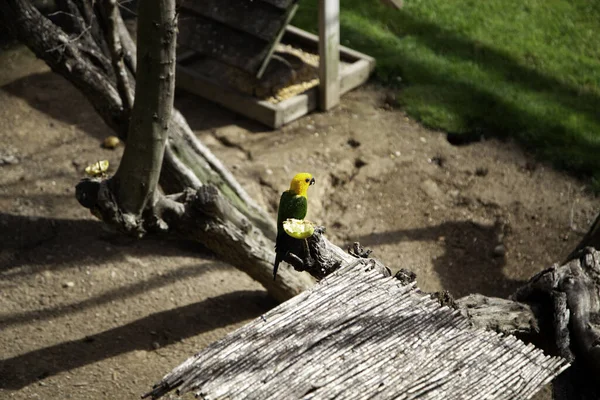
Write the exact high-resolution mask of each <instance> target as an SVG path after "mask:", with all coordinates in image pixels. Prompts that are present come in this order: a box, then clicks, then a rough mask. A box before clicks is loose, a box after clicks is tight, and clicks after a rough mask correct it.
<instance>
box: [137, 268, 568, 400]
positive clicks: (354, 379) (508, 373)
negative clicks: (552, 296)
mask: <svg viewBox="0 0 600 400" xmlns="http://www.w3.org/2000/svg"><path fill="white" fill-rule="evenodd" d="M371 261H372V260H364V259H362V260H359V261H356V262H354V263H351V265H348V266H346V267H343V268H341V269H340V270H338V271H337V272H335V273H333V274H331V275H329V276H327V277H326V278H325V279H324V280H323V281H322V282H321V283H320V284H319V285H317V286H316V287H314V288H313V289H310V290H309V291H307V292H304V293H302V294H300V295H299V296H297V297H295V298H293V299H291V300H289V301H288V302H286V303H284V304H282V305H280V306H279V307H277V308H275V309H273V310H271V311H270V312H268V313H267V314H265V315H263V316H262V317H260V318H257V319H256V320H254V321H252V322H251V323H249V324H247V325H246V326H244V327H242V328H240V329H238V330H237V331H235V332H233V333H232V334H230V335H228V336H227V337H225V338H223V339H222V340H220V341H218V342H216V343H214V344H212V345H210V346H208V347H207V348H205V349H204V350H202V351H201V352H199V353H198V354H196V355H195V356H193V357H191V358H189V359H188V360H187V361H185V362H184V363H183V364H181V365H180V366H178V367H176V368H175V369H174V370H173V371H172V372H171V373H169V374H168V375H166V376H165V377H164V378H163V380H162V381H161V382H160V383H159V384H157V385H156V386H155V389H154V390H153V391H152V392H150V393H148V394H147V395H146V396H147V397H148V396H152V397H153V398H159V397H161V396H162V395H164V394H166V393H168V392H169V391H170V390H173V389H175V388H178V391H179V392H181V393H185V392H189V391H191V392H195V393H196V395H199V396H201V397H202V398H204V399H225V398H227V399H244V398H252V399H275V398H277V399H300V398H302V399H333V398H347V399H367V398H368V399H390V398H399V399H416V398H419V399H426V400H442V399H443V400H453V399H457V400H458V399H483V398H485V399H488V400H509V399H510V400H513V399H528V398H530V397H531V396H532V395H533V394H534V393H535V392H536V391H537V390H539V388H541V387H542V386H543V385H544V384H546V383H547V382H549V381H550V380H551V379H552V378H553V377H554V376H556V375H557V374H559V373H560V372H561V371H563V370H564V369H565V368H566V367H567V366H568V365H567V363H566V361H565V360H564V359H561V358H556V357H548V356H545V355H544V354H543V352H542V351H541V350H538V349H536V348H535V347H534V346H532V345H525V344H524V343H523V342H521V341H519V340H517V339H516V338H514V337H512V336H503V335H500V334H497V333H494V332H490V331H485V330H481V329H474V328H472V327H471V326H470V323H469V320H468V319H467V318H466V317H464V316H463V315H461V314H460V312H459V311H455V310H452V309H449V308H447V307H441V306H440V305H439V303H438V302H437V301H435V300H433V299H432V298H431V297H430V296H428V295H425V294H423V293H422V292H420V291H418V290H417V289H416V287H415V286H414V284H408V285H403V284H401V283H400V282H399V281H398V280H396V279H394V278H390V277H385V276H384V275H383V274H382V273H381V272H379V271H378V270H374V269H372V266H371Z"/></svg>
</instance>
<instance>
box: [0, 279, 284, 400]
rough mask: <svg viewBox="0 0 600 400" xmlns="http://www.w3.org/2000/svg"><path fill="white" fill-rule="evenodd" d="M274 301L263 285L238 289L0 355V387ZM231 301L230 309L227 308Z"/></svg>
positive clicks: (224, 320) (256, 310)
mask: <svg viewBox="0 0 600 400" xmlns="http://www.w3.org/2000/svg"><path fill="white" fill-rule="evenodd" d="M273 306H274V304H273V303H272V301H271V300H269V299H268V297H267V295H266V293H265V292H264V291H238V292H233V293H227V294H224V295H221V296H217V297H214V298H210V299H207V300H204V301H201V302H199V303H195V304H190V305H187V306H183V307H178V308H175V309H172V310H167V311H163V312H159V313H155V314H151V315H149V316H147V317H145V318H141V319H138V320H136V321H133V322H131V323H128V324H126V325H122V326H117V327H115V328H113V329H109V330H107V331H104V332H101V333H98V334H96V335H92V336H88V337H85V338H83V339H80V340H74V341H68V342H63V343H60V344H57V345H55V346H51V347H46V348H42V349H39V350H34V351H31V352H29V353H25V354H23V355H20V356H16V357H13V358H9V359H5V360H2V361H0V377H2V379H0V389H10V390H17V389H20V388H23V387H25V386H27V385H29V384H31V383H33V382H35V381H37V380H40V379H43V378H45V377H48V376H52V375H56V374H58V373H60V372H63V371H69V370H73V369H75V368H79V367H82V366H84V365H87V364H92V363H95V362H97V361H100V360H104V359H107V358H110V357H115V356H118V355H120V354H123V353H126V352H131V351H134V350H146V351H152V349H153V348H156V347H158V346H160V347H164V346H168V345H170V344H174V343H176V342H178V341H181V340H183V339H186V338H189V337H192V336H195V335H198V334H200V333H203V332H208V331H211V330H213V329H216V328H220V327H224V326H227V325H230V324H233V323H236V322H240V321H244V320H246V319H249V318H254V317H257V316H259V315H260V314H262V313H264V312H265V311H266V310H267V309H269V308H270V307H273ZM232 307H235V309H236V313H232V312H231V308H232Z"/></svg>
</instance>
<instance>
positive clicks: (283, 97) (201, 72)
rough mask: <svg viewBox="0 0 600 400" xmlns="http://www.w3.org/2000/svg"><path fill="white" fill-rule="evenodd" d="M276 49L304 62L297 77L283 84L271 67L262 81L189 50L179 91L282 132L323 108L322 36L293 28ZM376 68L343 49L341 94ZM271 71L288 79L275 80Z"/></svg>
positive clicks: (182, 58) (182, 62)
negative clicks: (319, 45)
mask: <svg viewBox="0 0 600 400" xmlns="http://www.w3.org/2000/svg"><path fill="white" fill-rule="evenodd" d="M276 50H277V51H276V53H275V54H276V55H277V54H291V55H292V56H294V57H297V58H299V59H301V61H302V62H303V65H301V66H299V67H297V66H296V65H292V67H296V68H294V69H295V73H294V75H295V77H294V78H295V79H290V80H289V81H287V82H281V79H279V78H284V79H285V78H286V77H287V76H285V73H282V72H280V70H275V69H274V70H273V71H271V70H270V69H269V68H267V69H266V71H265V75H264V76H263V78H262V79H257V78H255V77H253V76H252V75H250V74H247V73H245V72H244V71H242V70H239V69H237V68H235V67H231V66H228V65H227V64H225V63H222V62H219V61H217V60H214V59H212V58H206V57H203V56H202V55H200V54H198V53H196V52H193V51H186V52H184V53H181V54H180V55H179V56H178V65H177V87H178V88H181V89H184V90H186V91H188V92H191V93H194V94H196V95H198V96H201V97H203V98H206V99H208V100H211V101H213V102H215V103H217V104H220V105H222V106H223V107H226V108H229V109H231V110H233V111H235V112H237V113H239V114H242V115H244V116H246V117H248V118H251V119H254V120H257V121H259V122H262V123H263V124H265V125H267V126H270V127H272V128H279V127H281V126H282V125H284V124H287V123H289V122H291V121H294V120H296V119H298V118H300V117H302V116H304V115H306V114H307V113H309V112H311V111H313V110H314V109H316V108H317V106H318V100H319V74H318V68H319V64H318V63H319V56H318V37H317V36H316V35H313V34H310V33H308V32H305V31H303V30H301V29H298V28H295V27H293V26H288V27H287V28H286V32H285V34H284V35H283V38H282V40H281V44H280V45H279V46H277V48H276ZM290 64H292V63H290ZM374 67H375V60H374V59H373V58H372V57H369V56H367V55H365V54H362V53H359V52H357V51H354V50H352V49H349V48H347V47H343V46H341V47H340V64H339V86H340V87H339V92H340V94H344V93H346V92H348V91H350V90H352V89H354V88H356V87H357V86H359V85H361V84H363V83H364V82H365V81H366V80H367V79H368V78H369V75H370V74H371V72H372V71H373V68H374ZM269 73H272V74H273V75H278V74H279V75H284V76H283V77H280V76H269ZM262 82H267V84H266V85H263V84H262Z"/></svg>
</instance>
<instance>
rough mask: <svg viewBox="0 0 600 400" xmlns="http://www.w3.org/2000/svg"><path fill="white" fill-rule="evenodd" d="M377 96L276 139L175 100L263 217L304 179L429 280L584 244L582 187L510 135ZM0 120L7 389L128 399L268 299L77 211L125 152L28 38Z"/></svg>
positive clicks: (455, 280) (533, 264)
mask: <svg viewBox="0 0 600 400" xmlns="http://www.w3.org/2000/svg"><path fill="white" fill-rule="evenodd" d="M386 98H387V96H386V92H385V90H383V89H380V88H377V87H374V86H367V87H365V88H362V89H360V90H357V91H355V92H353V93H350V94H348V95H347V96H345V97H344V99H343V102H342V105H341V106H340V107H339V108H337V109H336V110H334V111H332V112H330V113H327V114H313V115H310V116H308V117H305V118H302V119H301V120H299V121H297V122H295V123H292V124H290V125H289V126H287V127H285V128H284V129H282V130H280V131H269V130H267V129H265V128H264V127H262V126H260V125H258V124H256V123H252V122H250V121H248V120H246V119H244V118H242V117H239V116H236V115H234V114H232V113H230V112H228V111H226V110H223V109H221V108H219V107H217V106H215V105H212V104H210V103H207V102H205V101H202V100H200V99H198V98H196V97H194V96H191V95H187V94H184V93H182V94H180V95H179V96H178V99H177V106H178V107H179V108H180V109H181V110H182V111H183V112H184V115H186V117H187V118H188V120H189V122H190V125H191V126H192V128H193V129H194V130H195V131H196V132H197V134H198V136H199V137H200V138H201V139H202V140H203V141H204V142H205V143H206V144H207V145H209V146H210V147H211V149H212V150H213V151H214V152H215V153H216V154H217V155H218V156H219V157H220V158H221V159H222V160H223V161H224V162H225V163H226V164H227V165H228V166H229V167H230V168H231V169H232V171H233V172H234V174H235V175H236V177H237V178H238V179H239V180H240V182H241V183H242V184H243V185H244V186H245V187H246V188H247V190H248V191H249V192H250V193H251V194H252V195H253V196H255V197H256V198H257V199H258V201H259V202H260V203H261V204H262V205H264V207H265V208H267V209H268V210H269V211H270V212H272V213H273V214H274V213H275V209H276V203H277V201H278V198H279V193H280V192H281V191H283V190H285V189H287V186H288V184H289V180H290V179H291V177H292V176H293V174H294V173H296V172H300V171H310V172H312V173H313V174H314V175H315V177H316V180H317V185H316V186H315V187H314V188H312V189H311V193H310V199H309V214H308V218H309V219H311V220H313V221H315V222H318V223H320V224H323V225H325V226H327V227H328V232H329V234H330V236H331V238H332V239H333V240H334V242H336V243H338V244H340V245H347V244H350V243H351V242H353V241H360V242H361V243H362V244H363V245H365V246H366V247H368V248H371V249H373V250H374V255H375V256H376V257H379V258H380V259H382V260H383V261H384V262H385V263H387V264H388V265H389V266H390V267H392V268H393V269H398V268H402V267H403V268H409V269H411V270H413V271H415V272H416V273H417V276H418V283H419V286H420V287H421V288H422V289H424V290H428V291H433V290H440V289H448V290H450V291H451V292H452V293H453V294H454V295H455V296H457V297H459V296H463V295H466V294H468V293H472V292H480V293H484V294H487V295H496V296H506V295H508V294H510V293H511V292H512V291H513V290H514V289H515V288H516V287H517V286H519V285H520V284H521V283H522V282H523V281H524V280H525V279H527V278H528V277H529V276H531V275H532V274H534V273H536V272H537V271H539V270H540V269H542V268H544V267H546V266H548V265H550V264H552V263H553V262H557V261H560V260H561V259H562V258H563V257H564V256H565V255H566V254H567V253H568V251H569V250H570V249H571V248H572V247H573V246H574V245H575V244H576V243H577V241H578V240H579V239H580V237H581V234H580V233H579V232H580V231H583V230H585V229H586V228H587V226H588V224H589V223H590V222H591V220H592V218H593V217H594V215H595V212H596V211H597V210H598V206H599V205H600V203H599V201H598V200H597V199H594V198H592V197H591V196H589V195H587V194H586V192H585V188H584V186H583V184H582V183H581V182H579V181H577V180H576V179H574V178H572V177H569V176H567V175H565V174H563V173H559V172H556V171H554V170H552V169H551V168H549V167H548V166H546V165H543V164H539V163H537V162H536V161H535V160H534V158H533V157H532V156H530V155H526V154H524V153H523V152H522V151H521V150H520V149H519V148H518V146H516V145H514V144H512V143H501V142H498V141H495V140H491V141H485V142H479V143H474V144H471V145H469V146H463V147H455V146H452V145H451V144H449V143H448V141H447V140H446V137H445V135H444V134H442V133H439V132H432V131H428V130H426V129H423V128H422V127H420V126H419V125H418V124H417V123H415V122H413V121H411V120H409V119H408V118H407V117H406V116H405V115H404V114H403V113H402V111H399V110H394V109H392V108H390V107H389V106H388V105H387V104H386V101H385V100H386ZM0 127H1V129H0V143H2V144H1V145H0V160H5V161H8V163H5V164H4V165H2V162H0V358H1V360H0V398H7V399H8V398H10V399H36V398H60V399H66V398H70V399H121V398H123V399H135V398H138V396H139V395H140V394H141V393H143V392H145V391H147V390H148V389H149V388H150V387H151V385H152V383H154V382H155V381H157V380H158V379H159V378H160V377H161V376H162V375H163V374H165V373H166V372H168V371H169V370H170V369H171V368H172V367H174V366H176V365H177V364H179V363H180V362H182V361H183V360H184V359H185V358H187V357H188V356H190V355H192V354H193V353H194V352H195V351H197V350H199V349H201V348H202V347H203V346H205V345H207V344H208V343H210V342H212V341H214V340H216V339H218V338H220V337H222V336H223V335H224V334H226V333H227V332H229V331H231V330H233V329H235V328H237V327H239V326H241V325H242V324H243V323H244V322H245V321H248V320H249V319H251V318H254V317H257V316H259V315H260V314H261V313H263V312H265V311H266V310H268V309H269V308H270V307H273V306H274V303H273V302H272V301H271V300H270V299H269V297H268V296H267V294H266V293H265V292H264V290H263V289H262V288H261V286H260V285H258V284H257V283H256V282H254V281H252V280H251V279H250V278H249V277H247V276H246V275H245V274H243V273H242V272H240V271H238V270H236V269H234V268H232V267H230V266H228V265H226V264H224V263H222V262H220V261H219V260H217V259H215V258H214V257H213V256H212V255H211V254H210V253H209V252H208V251H206V250H205V249H203V248H201V247H199V246H198V245H195V244H191V243H180V242H163V241H156V240H142V241H130V240H128V239H124V238H122V237H119V236H118V235H115V234H113V233H110V232H107V231H105V230H104V229H103V227H102V225H101V224H100V223H99V222H97V221H96V220H95V219H94V218H93V217H92V216H91V215H90V214H89V213H88V212H87V211H86V210H85V209H83V208H82V207H80V206H79V204H78V203H77V201H76V200H75V198H74V185H75V184H76V183H77V182H78V180H79V179H80V178H81V177H82V176H83V173H82V171H83V168H84V167H85V166H86V165H87V164H88V163H91V162H94V161H96V160H99V159H108V160H109V161H110V162H111V165H112V166H113V168H114V166H116V165H117V164H118V160H119V157H120V155H121V153H122V149H117V150H115V151H111V150H106V149H103V148H101V147H100V143H101V141H102V140H103V139H104V138H105V137H106V136H108V135H110V134H111V132H110V130H109V129H108V128H107V127H106V126H105V125H104V124H103V123H102V121H101V120H100V119H99V118H98V117H97V116H96V114H95V112H94V110H93V109H92V108H91V107H90V106H89V104H88V103H87V102H86V101H85V99H84V98H83V97H82V96H81V95H80V94H79V93H78V92H77V90H76V89H74V88H73V87H72V86H71V85H70V84H69V83H68V82H66V81H65V80H64V79H62V78H61V77H59V76H57V75H55V74H53V73H51V72H50V71H49V70H48V68H47V67H46V66H45V64H44V63H42V62H40V61H39V60H35V58H34V57H33V56H32V55H31V54H30V53H29V52H28V51H26V50H24V49H23V48H21V47H12V48H9V49H5V50H3V51H2V52H1V53H0ZM11 156H12V157H11ZM15 157H16V159H17V161H18V162H17V163H12V162H14V160H15ZM543 397H544V396H539V397H538V398H540V399H541V398H543Z"/></svg>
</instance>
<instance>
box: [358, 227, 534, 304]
mask: <svg viewBox="0 0 600 400" xmlns="http://www.w3.org/2000/svg"><path fill="white" fill-rule="evenodd" d="M500 233H501V227H500V226H497V225H494V226H489V227H488V226H482V225H478V224H475V223H473V222H470V221H451V222H444V223H442V224H440V225H437V226H432V227H425V228H417V229H407V230H397V231H390V232H384V233H373V234H370V235H365V236H360V237H358V238H356V241H358V242H359V243H360V244H361V245H363V246H365V247H367V248H368V247H369V246H373V245H383V244H395V243H399V242H402V241H433V242H437V243H439V244H440V245H442V246H444V254H443V255H442V256H441V257H437V258H436V259H434V260H433V266H434V269H435V271H436V273H437V274H438V276H439V277H440V280H441V283H442V287H443V288H444V289H446V290H449V291H450V293H451V294H452V295H453V296H454V297H456V298H459V297H462V296H466V295H468V294H470V293H481V294H484V295H486V296H497V297H506V296H508V295H510V294H511V293H513V292H514V290H515V289H517V288H518V287H519V286H521V285H522V284H523V283H524V282H523V281H518V280H513V279H510V278H508V277H506V276H505V275H504V273H503V272H502V268H503V267H504V266H505V265H506V259H505V256H499V255H496V256H495V255H494V248H495V247H496V245H497V244H498V235H499V234H500ZM391 267H394V266H391ZM396 267H398V268H399V267H406V268H408V269H411V266H410V265H407V266H396ZM418 280H419V276H418V274H417V282H418Z"/></svg>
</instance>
